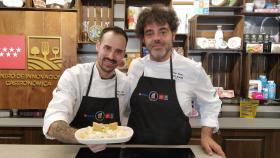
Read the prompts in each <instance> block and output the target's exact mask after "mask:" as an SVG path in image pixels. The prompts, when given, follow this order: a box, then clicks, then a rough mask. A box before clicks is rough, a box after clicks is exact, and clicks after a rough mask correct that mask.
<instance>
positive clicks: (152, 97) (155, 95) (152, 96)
mask: <svg viewBox="0 0 280 158" xmlns="http://www.w3.org/2000/svg"><path fill="white" fill-rule="evenodd" d="M149 100H150V101H157V100H158V92H156V91H151V92H150V93H149Z"/></svg>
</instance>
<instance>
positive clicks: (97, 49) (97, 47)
mask: <svg viewBox="0 0 280 158" xmlns="http://www.w3.org/2000/svg"><path fill="white" fill-rule="evenodd" d="M95 49H96V52H97V54H98V52H99V50H100V42H99V41H97V42H96V44H95Z"/></svg>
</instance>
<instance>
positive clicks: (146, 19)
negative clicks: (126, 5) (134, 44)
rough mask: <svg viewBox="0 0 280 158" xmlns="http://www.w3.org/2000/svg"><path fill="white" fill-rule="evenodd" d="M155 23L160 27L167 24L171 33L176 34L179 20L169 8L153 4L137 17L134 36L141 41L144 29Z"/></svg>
mask: <svg viewBox="0 0 280 158" xmlns="http://www.w3.org/2000/svg"><path fill="white" fill-rule="evenodd" d="M154 22H155V23H157V24H160V25H164V24H166V23H167V24H168V25H169V27H170V29H171V31H172V32H177V29H178V26H179V19H178V17H177V14H176V12H175V11H174V9H173V8H172V7H171V6H164V5H163V4H154V5H152V6H151V7H148V8H145V9H144V10H143V11H142V12H141V13H140V14H139V16H138V19H137V24H136V29H135V32H136V35H137V36H138V37H139V38H140V39H143V37H144V27H145V26H146V25H147V24H151V23H154Z"/></svg>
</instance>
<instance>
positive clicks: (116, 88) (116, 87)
mask: <svg viewBox="0 0 280 158" xmlns="http://www.w3.org/2000/svg"><path fill="white" fill-rule="evenodd" d="M117 91H118V81H117V74H116V78H115V98H117Z"/></svg>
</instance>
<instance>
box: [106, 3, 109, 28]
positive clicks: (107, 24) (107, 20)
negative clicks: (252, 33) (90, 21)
mask: <svg viewBox="0 0 280 158" xmlns="http://www.w3.org/2000/svg"><path fill="white" fill-rule="evenodd" d="M109 26H110V5H108V8H107V19H106V20H105V27H109Z"/></svg>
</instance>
